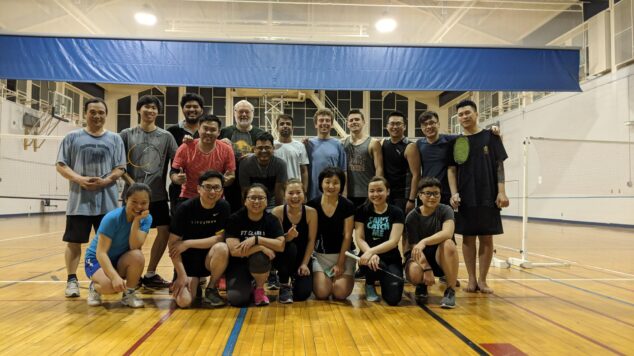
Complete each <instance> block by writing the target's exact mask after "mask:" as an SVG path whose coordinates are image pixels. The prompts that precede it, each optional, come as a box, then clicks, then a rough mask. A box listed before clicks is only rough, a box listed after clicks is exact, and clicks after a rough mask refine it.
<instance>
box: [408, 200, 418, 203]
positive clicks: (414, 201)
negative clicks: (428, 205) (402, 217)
mask: <svg viewBox="0 0 634 356" xmlns="http://www.w3.org/2000/svg"><path fill="white" fill-rule="evenodd" d="M407 201H408V202H410V203H416V200H415V199H407Z"/></svg>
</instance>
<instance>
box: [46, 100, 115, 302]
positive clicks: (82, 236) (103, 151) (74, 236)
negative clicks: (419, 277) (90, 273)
mask: <svg viewBox="0 0 634 356" xmlns="http://www.w3.org/2000/svg"><path fill="white" fill-rule="evenodd" d="M107 115H108V107H107V106H106V103H105V101H103V99H100V98H93V99H89V100H87V101H86V102H85V103H84V117H85V120H86V127H85V128H83V129H78V130H75V131H71V132H69V133H68V134H67V135H66V136H65V137H64V139H63V140H62V143H61V145H60V147H59V151H58V153H57V162H56V165H55V168H56V170H57V172H58V173H59V174H60V175H62V176H63V177H64V178H66V179H68V181H69V187H70V189H69V194H68V203H67V207H66V230H65V232H64V237H63V238H62V240H63V241H65V242H66V251H65V254H64V255H65V261H66V272H67V273H68V279H67V282H66V290H65V295H66V297H67V298H76V297H79V282H78V281H77V266H78V265H79V258H80V257H81V244H82V243H87V242H88V240H89V238H90V230H91V228H92V229H94V231H95V232H96V231H97V229H98V228H99V224H100V223H101V218H103V216H104V215H105V214H106V213H107V212H109V211H111V210H114V209H115V208H116V207H117V199H118V191H117V186H116V184H115V182H116V181H117V179H119V178H120V177H121V175H123V173H124V172H125V152H124V147H123V142H122V141H121V137H119V135H117V134H115V133H112V132H109V131H106V130H105V129H104V125H105V122H106V116H107Z"/></svg>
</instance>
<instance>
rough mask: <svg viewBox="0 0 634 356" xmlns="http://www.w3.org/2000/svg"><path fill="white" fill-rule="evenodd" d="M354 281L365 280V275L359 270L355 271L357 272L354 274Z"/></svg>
mask: <svg viewBox="0 0 634 356" xmlns="http://www.w3.org/2000/svg"><path fill="white" fill-rule="evenodd" d="M354 279H365V273H363V270H362V269H361V268H359V269H357V271H356V272H354Z"/></svg>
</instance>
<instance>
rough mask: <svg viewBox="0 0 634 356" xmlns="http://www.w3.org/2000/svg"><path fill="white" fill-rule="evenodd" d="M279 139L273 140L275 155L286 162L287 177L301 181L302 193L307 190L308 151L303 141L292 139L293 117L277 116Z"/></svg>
mask: <svg viewBox="0 0 634 356" xmlns="http://www.w3.org/2000/svg"><path fill="white" fill-rule="evenodd" d="M277 133H278V134H279V138H280V139H279V141H275V143H274V145H275V157H279V158H281V159H282V160H284V162H286V168H287V171H288V179H291V178H297V179H300V180H301V181H302V186H303V188H304V193H306V192H307V191H308V164H309V163H310V162H309V161H308V153H306V147H305V146H304V144H303V143H301V142H299V141H297V140H293V117H292V116H290V115H286V114H281V115H280V116H278V117H277Z"/></svg>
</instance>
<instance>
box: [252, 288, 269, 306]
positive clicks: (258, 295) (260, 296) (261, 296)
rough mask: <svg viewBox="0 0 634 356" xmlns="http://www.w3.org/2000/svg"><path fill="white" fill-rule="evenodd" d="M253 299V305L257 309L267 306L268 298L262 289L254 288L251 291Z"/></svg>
mask: <svg viewBox="0 0 634 356" xmlns="http://www.w3.org/2000/svg"><path fill="white" fill-rule="evenodd" d="M253 299H255V305H257V306H258V307H260V306H264V305H269V297H267V296H266V294H265V293H264V288H255V290H254V291H253Z"/></svg>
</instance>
